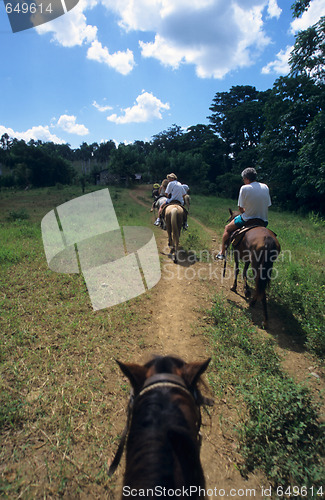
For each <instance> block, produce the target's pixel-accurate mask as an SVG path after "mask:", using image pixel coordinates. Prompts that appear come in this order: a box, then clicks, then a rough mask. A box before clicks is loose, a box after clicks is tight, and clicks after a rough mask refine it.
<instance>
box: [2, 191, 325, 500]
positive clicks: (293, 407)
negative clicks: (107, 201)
mask: <svg viewBox="0 0 325 500" xmlns="http://www.w3.org/2000/svg"><path fill="white" fill-rule="evenodd" d="M110 193H111V196H112V200H113V203H114V207H115V210H116V213H117V217H118V220H119V223H120V225H142V226H145V225H148V226H150V225H151V221H150V219H149V217H148V214H144V213H143V208H142V207H140V206H139V205H137V204H136V203H134V202H132V200H130V197H129V195H128V191H127V190H124V189H117V188H110ZM81 194H82V193H81V190H80V188H79V189H78V188H76V187H71V188H70V187H69V188H64V189H57V188H50V189H43V190H31V191H27V192H25V191H23V192H11V191H3V192H1V193H0V240H1V241H0V290H1V294H0V310H1V317H0V322H1V323H0V325H1V330H0V370H1V397H0V398H1V400H0V429H1V441H2V448H1V451H0V496H1V497H2V498H10V499H12V498H41V497H42V498H56V497H59V496H62V497H66V498H76V495H79V493H80V494H81V493H82V494H83V495H84V496H87V494H88V495H90V497H91V495H94V496H96V494H98V495H99V496H100V495H102V496H103V492H105V495H106V496H107V498H109V496H110V492H111V491H114V487H115V483H114V481H112V480H110V481H109V480H108V479H107V466H106V462H107V450H108V449H112V446H114V443H115V440H116V439H117V437H116V436H117V434H118V433H119V432H121V430H122V428H123V423H121V422H120V421H119V420H120V419H119V415H120V413H121V411H122V410H123V409H124V402H123V401H121V398H119V397H118V394H119V393H120V391H121V390H122V391H123V392H125V394H127V393H128V387H127V386H124V385H123V386H121V382H120V380H121V378H120V377H119V376H118V369H117V367H116V366H115V363H114V359H115V358H119V359H123V360H124V361H126V360H128V359H134V357H135V356H136V355H137V353H138V352H139V350H141V349H142V348H143V339H142V337H141V336H140V335H139V336H138V337H137V336H134V335H132V336H131V335H130V334H129V332H130V331H131V330H132V326H133V325H135V324H137V322H139V321H140V318H139V316H138V308H137V305H138V304H140V303H141V304H143V303H144V302H146V301H149V300H150V297H149V296H148V294H145V295H144V296H141V297H138V298H136V299H133V300H132V301H130V302H129V303H127V304H121V305H118V306H115V307H113V308H110V309H109V311H108V310H102V311H97V312H96V314H95V313H94V311H93V310H92V307H91V304H90V300H89V296H88V292H87V289H86V286H85V283H84V280H83V278H82V276H81V275H79V274H75V275H65V274H58V273H54V272H52V271H51V270H49V269H48V266H47V263H46V259H45V255H44V250H43V244H42V237H41V229H40V222H41V220H42V218H43V217H44V215H45V214H46V213H47V212H49V211H50V210H52V209H53V208H54V207H56V206H58V205H60V204H62V203H64V202H66V201H69V200H71V199H72V198H74V197H77V196H81ZM144 200H145V201H147V202H148V206H150V193H148V196H147V197H145V198H144ZM228 206H232V207H233V208H235V202H234V201H232V200H224V199H216V198H205V197H193V200H192V206H191V214H192V215H193V216H194V217H196V218H197V219H198V220H200V221H201V222H202V223H203V224H205V225H206V226H207V227H210V228H212V229H214V230H216V231H217V232H218V233H219V234H220V235H221V234H222V228H223V226H224V223H225V220H226V219H227V208H228ZM270 227H271V229H273V230H274V231H275V232H276V233H277V234H278V237H279V240H280V242H281V246H282V250H283V258H280V259H279V261H278V262H277V265H276V269H277V277H276V278H275V279H274V280H273V281H272V287H271V299H272V301H274V302H276V303H277V306H278V307H279V310H281V314H283V317H284V319H285V320H286V321H287V324H290V321H294V322H295V323H294V324H295V325H296V324H298V325H299V332H298V333H299V334H300V335H301V338H302V341H303V342H305V345H306V346H307V348H308V349H309V350H311V351H312V352H313V353H314V354H315V355H317V356H318V357H319V358H321V357H322V356H323V355H324V352H325V342H324V329H323V328H324V326H323V325H324V304H325V300H324V299H325V284H324V271H323V269H324V263H325V250H324V248H325V245H324V240H325V228H324V224H323V222H322V221H321V220H320V219H319V218H317V217H315V216H312V217H310V218H302V217H298V216H295V215H293V214H289V213H280V212H276V211H271V214H270ZM182 244H183V245H184V247H186V248H187V249H191V250H194V251H196V252H199V251H200V250H202V249H207V248H208V246H209V244H210V243H209V238H208V237H207V235H206V233H205V232H204V230H203V229H202V227H201V226H199V225H198V224H196V223H195V222H194V221H193V220H191V221H190V230H189V231H188V232H187V233H184V234H183V236H182ZM208 316H209V319H208V321H207V327H206V329H205V331H204V332H203V333H204V334H205V335H207V338H208V339H209V341H210V344H211V354H212V356H213V365H212V372H213V375H211V376H210V382H211V385H212V387H213V388H214V390H215V392H216V395H217V396H218V397H219V396H220V397H222V395H223V394H224V391H225V390H226V388H227V387H229V385H231V386H232V387H233V388H234V391H235V394H236V401H239V402H240V403H241V404H242V408H243V413H242V418H241V423H240V425H239V427H238V429H237V431H236V432H237V436H236V438H237V439H238V442H239V445H240V448H241V452H242V456H243V459H244V465H242V473H243V474H245V473H247V472H248V471H249V470H252V469H254V468H261V469H262V470H263V471H265V473H266V474H267V476H268V477H269V479H270V481H273V483H274V484H278V485H279V484H285V485H290V484H291V485H294V484H296V485H297V484H298V483H297V481H298V482H299V485H300V486H302V485H303V484H304V485H305V486H306V487H310V486H315V487H316V485H317V487H318V486H319V485H320V479H321V466H320V456H321V454H322V446H324V441H323V438H322V433H321V427H320V424H319V415H318V408H317V406H316V405H315V403H314V402H313V401H312V399H313V398H312V396H311V395H310V394H309V392H308V391H307V390H306V389H305V388H302V387H300V386H299V385H297V384H296V383H295V382H294V381H293V380H291V379H290V378H288V377H287V376H286V375H285V374H284V373H283V372H282V370H281V367H280V363H279V360H278V359H277V356H276V354H275V351H274V346H273V344H272V343H271V342H266V341H265V338H263V337H261V336H260V335H259V334H258V333H257V332H256V329H255V327H254V326H253V324H252V321H251V318H250V317H249V315H239V314H238V312H236V311H235V310H233V309H231V306H230V305H229V304H228V303H227V302H226V301H225V300H224V299H223V298H222V297H220V296H216V297H215V307H214V308H213V309H212V310H211V311H209V313H208ZM296 333H297V332H295V334H296ZM216 353H218V356H216ZM218 374H219V375H218ZM116 421H117V422H118V424H116ZM31 457H32V458H31ZM310 491H311V490H309V491H308V495H304V497H305V498H309V497H310ZM296 497H297V495H296ZM310 498H311V497H310ZM315 498H319V496H318V497H316V496H315Z"/></svg>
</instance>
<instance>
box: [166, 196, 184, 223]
mask: <svg viewBox="0 0 325 500" xmlns="http://www.w3.org/2000/svg"><path fill="white" fill-rule="evenodd" d="M170 205H179V206H181V207H182V209H183V210H184V214H185V216H186V218H187V214H188V211H187V210H186V208H185V207H184V205H182V204H181V203H180V202H179V201H177V200H173V201H171V202H170V203H167V205H165V206H164V208H163V209H162V211H161V214H160V217H161V218H162V219H164V218H165V212H166V208H167V207H169V206H170Z"/></svg>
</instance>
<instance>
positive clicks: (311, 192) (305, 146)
mask: <svg viewBox="0 0 325 500" xmlns="http://www.w3.org/2000/svg"><path fill="white" fill-rule="evenodd" d="M308 5H309V0H297V1H296V2H295V3H294V5H293V6H292V9H293V16H295V17H298V16H300V15H301V14H302V12H303V11H304V10H306V8H307V7H308ZM290 68H291V70H290V73H289V74H288V75H287V76H284V77H280V78H278V79H277V80H276V81H275V83H274V85H273V87H272V88H271V89H268V90H266V91H259V90H257V89H256V88H255V87H253V86H247V85H239V86H234V87H231V88H230V90H229V91H228V92H218V93H216V94H215V97H214V99H213V101H212V103H211V106H210V108H209V112H210V114H209V116H207V118H208V120H209V124H208V125H204V124H197V125H193V126H191V127H189V128H188V129H187V130H184V129H182V128H181V127H180V126H178V125H173V126H171V127H170V128H169V129H168V130H164V131H162V132H160V133H159V134H157V135H155V136H153V137H152V139H151V141H149V142H143V141H135V142H134V143H133V144H128V145H125V144H119V145H118V146H116V144H115V143H114V142H113V141H112V140H110V141H106V142H102V143H100V144H98V143H93V144H87V143H86V142H83V143H82V144H81V146H80V147H79V148H77V149H72V148H71V147H70V145H69V144H54V143H52V142H46V143H43V142H42V141H33V140H31V141H29V142H28V143H25V141H23V140H18V139H15V138H10V137H9V136H8V135H7V134H4V135H3V136H2V137H1V139H0V165H2V166H4V167H5V173H4V172H2V175H1V176H0V186H7V187H10V186H26V185H33V186H36V187H40V186H51V185H55V184H57V183H60V184H69V183H72V182H75V181H76V180H77V179H76V178H77V173H76V170H75V168H73V165H75V164H76V163H78V164H79V165H81V166H83V168H82V169H81V175H82V176H84V177H85V180H87V181H88V182H92V183H95V182H96V180H97V179H98V176H99V173H100V171H101V170H104V169H107V170H108V172H109V173H110V174H111V175H112V177H113V178H115V179H121V178H124V179H125V178H129V179H132V178H134V175H135V174H141V175H142V179H143V180H144V181H146V182H157V181H161V180H162V177H163V175H164V174H166V173H167V172H168V171H174V172H176V173H177V175H178V176H179V178H180V179H181V180H182V181H183V182H186V183H187V184H188V185H189V186H190V187H191V190H192V193H203V194H207V195H219V196H226V197H232V198H236V196H237V194H238V190H239V187H240V185H241V179H240V172H241V171H242V170H243V169H244V168H246V167H247V166H254V167H255V168H256V169H257V171H258V173H259V179H260V180H262V181H263V182H266V183H267V184H268V185H269V187H270V189H271V194H272V199H273V202H274V203H276V204H278V205H279V206H281V207H283V208H288V209H294V210H297V209H301V210H305V211H310V210H314V211H316V212H319V213H321V214H324V212H325V201H324V200H325V197H324V194H325V148H324V144H325V114H324V104H325V17H322V18H321V19H320V20H319V21H318V22H317V23H316V24H315V25H314V26H312V27H311V28H309V29H307V30H305V31H302V32H300V33H298V35H297V36H296V40H295V45H294V49H293V51H292V53H291V57H290ZM79 176H80V171H79ZM79 180H80V179H79Z"/></svg>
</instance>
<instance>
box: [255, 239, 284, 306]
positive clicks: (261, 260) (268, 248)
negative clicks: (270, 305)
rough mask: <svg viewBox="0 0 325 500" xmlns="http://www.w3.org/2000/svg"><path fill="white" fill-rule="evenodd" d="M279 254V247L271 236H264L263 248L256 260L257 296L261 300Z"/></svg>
mask: <svg viewBox="0 0 325 500" xmlns="http://www.w3.org/2000/svg"><path fill="white" fill-rule="evenodd" d="M278 254H279V247H278V245H277V242H276V240H275V239H274V238H273V237H272V236H266V238H265V244H264V247H263V248H262V249H261V250H260V255H259V256H258V258H257V261H258V265H257V272H258V276H257V296H258V298H259V299H261V298H262V297H263V296H264V294H265V292H266V289H267V287H268V285H269V284H270V281H271V274H272V269H273V263H274V262H275V260H276V259H277V256H278Z"/></svg>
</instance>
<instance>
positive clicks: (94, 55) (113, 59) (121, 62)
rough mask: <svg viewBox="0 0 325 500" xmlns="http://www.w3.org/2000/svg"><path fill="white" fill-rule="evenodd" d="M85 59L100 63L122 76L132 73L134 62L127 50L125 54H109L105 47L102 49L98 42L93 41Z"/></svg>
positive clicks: (131, 54)
mask: <svg viewBox="0 0 325 500" xmlns="http://www.w3.org/2000/svg"><path fill="white" fill-rule="evenodd" d="M87 58H88V59H92V60H94V61H98V62H100V63H105V64H107V66H109V67H110V68H113V69H115V70H116V71H118V72H119V73H121V74H122V75H127V74H128V73H130V71H132V69H133V67H134V65H135V62H134V57H133V53H132V51H131V50H129V49H127V50H126V52H120V51H118V52H115V53H114V54H110V53H109V50H108V48H107V47H103V46H102V44H101V43H100V42H99V41H98V40H94V41H93V42H92V44H91V47H89V49H88V51H87Z"/></svg>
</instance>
